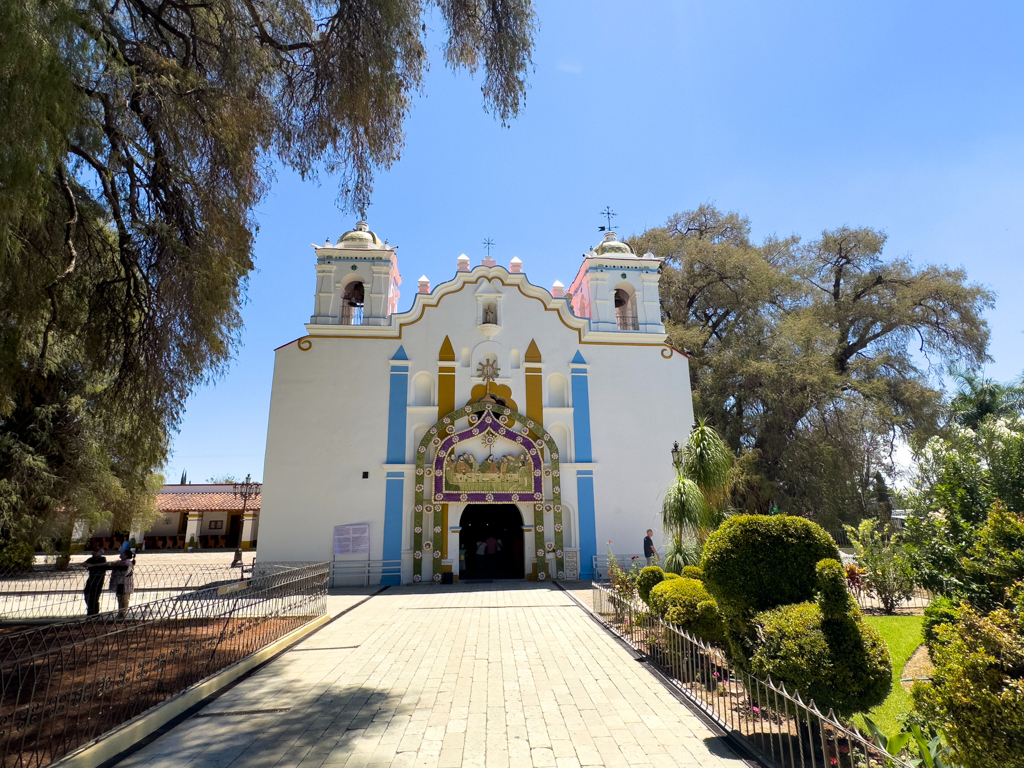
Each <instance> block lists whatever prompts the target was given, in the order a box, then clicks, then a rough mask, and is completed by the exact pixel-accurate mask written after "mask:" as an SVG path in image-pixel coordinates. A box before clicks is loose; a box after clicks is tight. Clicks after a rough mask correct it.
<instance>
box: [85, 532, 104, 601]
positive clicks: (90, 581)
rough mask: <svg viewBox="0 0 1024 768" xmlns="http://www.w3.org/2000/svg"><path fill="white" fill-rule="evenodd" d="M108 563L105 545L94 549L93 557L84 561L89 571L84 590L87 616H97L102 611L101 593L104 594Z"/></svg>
mask: <svg viewBox="0 0 1024 768" xmlns="http://www.w3.org/2000/svg"><path fill="white" fill-rule="evenodd" d="M106 563H107V558H105V557H104V556H103V547H96V548H95V549H93V551H92V557H90V558H88V559H87V560H86V561H85V562H84V563H83V565H84V566H85V567H86V568H87V569H88V571H89V575H88V576H87V577H86V579H85V589H84V590H83V594H84V595H85V614H86V616H95V615H96V614H97V613H99V612H100V595H101V594H103V579H104V574H106V572H107V565H106Z"/></svg>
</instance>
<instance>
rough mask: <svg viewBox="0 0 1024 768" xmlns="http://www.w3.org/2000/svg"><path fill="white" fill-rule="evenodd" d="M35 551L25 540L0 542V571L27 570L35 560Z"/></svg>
mask: <svg viewBox="0 0 1024 768" xmlns="http://www.w3.org/2000/svg"><path fill="white" fill-rule="evenodd" d="M35 557H36V551H35V549H34V548H33V547H32V545H31V544H29V543H28V542H25V541H5V542H3V543H2V544H0V571H27V570H29V569H30V568H31V567H32V564H33V563H34V562H35Z"/></svg>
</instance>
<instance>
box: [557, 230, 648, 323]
mask: <svg viewBox="0 0 1024 768" xmlns="http://www.w3.org/2000/svg"><path fill="white" fill-rule="evenodd" d="M661 263H662V259H660V258H658V257H657V256H655V255H654V254H653V253H649V252H648V253H646V254H644V255H643V256H637V255H636V254H635V253H634V252H633V249H632V248H631V247H630V246H629V244H628V243H624V242H622V241H621V240H619V239H618V238H617V237H616V235H615V233H614V232H607V233H605V235H604V239H603V240H602V241H601V243H600V244H599V245H598V246H597V247H596V248H591V249H590V251H589V252H588V253H587V254H586V255H585V256H584V257H583V264H582V265H581V266H580V271H579V272H578V273H577V274H576V279H574V280H573V281H572V285H571V286H570V287H569V294H570V304H571V306H572V310H573V312H574V313H575V314H576V315H577V316H578V317H587V318H589V319H590V329H591V330H592V331H609V332H614V333H620V332H621V333H658V334H662V335H664V333H665V326H664V325H663V324H662V322H661V297H660V295H659V293H658V279H659V277H660V273H659V270H660V268H661Z"/></svg>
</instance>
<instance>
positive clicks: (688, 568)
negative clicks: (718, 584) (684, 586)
mask: <svg viewBox="0 0 1024 768" xmlns="http://www.w3.org/2000/svg"><path fill="white" fill-rule="evenodd" d="M682 576H683V578H684V579H696V580H697V581H704V571H702V570H701V569H700V568H698V567H697V566H696V565H684V566H683V573H682Z"/></svg>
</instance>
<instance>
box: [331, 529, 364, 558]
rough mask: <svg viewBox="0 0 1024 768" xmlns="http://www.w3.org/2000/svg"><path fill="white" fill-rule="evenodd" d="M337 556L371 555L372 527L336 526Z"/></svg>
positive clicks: (335, 549)
mask: <svg viewBox="0 0 1024 768" xmlns="http://www.w3.org/2000/svg"><path fill="white" fill-rule="evenodd" d="M334 554H335V555H368V554H370V526H369V524H367V523H360V524H359V525H336V526H334Z"/></svg>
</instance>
